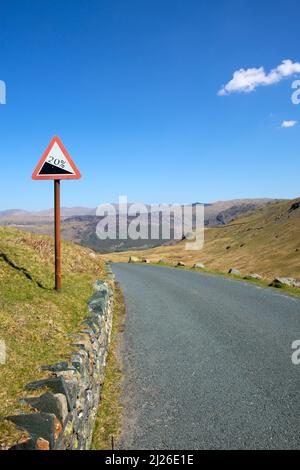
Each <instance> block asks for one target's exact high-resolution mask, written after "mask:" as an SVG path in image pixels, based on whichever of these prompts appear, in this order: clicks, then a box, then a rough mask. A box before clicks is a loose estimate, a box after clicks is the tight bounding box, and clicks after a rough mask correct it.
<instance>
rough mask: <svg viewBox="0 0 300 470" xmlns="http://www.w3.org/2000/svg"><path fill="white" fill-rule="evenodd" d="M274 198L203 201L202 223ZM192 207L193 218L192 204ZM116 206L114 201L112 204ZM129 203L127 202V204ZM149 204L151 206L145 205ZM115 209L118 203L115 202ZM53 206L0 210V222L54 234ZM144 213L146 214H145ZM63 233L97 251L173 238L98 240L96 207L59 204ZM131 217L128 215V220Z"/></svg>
mask: <svg viewBox="0 0 300 470" xmlns="http://www.w3.org/2000/svg"><path fill="white" fill-rule="evenodd" d="M270 202H274V200H272V199H235V200H231V201H218V202H215V203H211V204H205V226H206V227H218V226H222V225H225V224H228V223H229V222H231V221H233V220H234V219H235V218H236V217H238V216H240V215H242V214H245V213H248V212H250V211H253V210H255V209H259V208H262V207H264V206H265V205H266V204H269V203H270ZM196 204H197V203H194V204H191V206H192V207H193V219H194V214H195V206H196ZM115 206H116V205H115ZM129 206H130V204H129ZM147 207H148V208H149V207H150V206H147ZM116 209H117V206H116ZM53 213H54V211H53V209H47V210H42V211H38V212H29V211H25V210H22V209H11V210H5V211H0V225H2V226H15V227H17V228H20V229H23V230H26V231H30V232H33V233H41V234H48V235H52V234H53ZM143 217H147V215H146V214H144V215H143ZM61 218H62V236H63V238H65V239H66V240H71V241H74V242H76V243H79V244H81V245H84V246H88V247H90V248H92V249H94V250H95V251H99V252H106V253H107V252H112V251H124V250H129V249H131V250H133V249H147V248H151V247H155V246H159V245H162V244H163V245H166V244H167V245H169V244H170V243H171V244H172V240H170V241H167V242H166V241H165V240H162V239H160V240H142V239H140V240H99V239H98V237H97V236H96V226H97V224H98V222H99V221H100V217H98V216H97V215H96V209H95V208H87V207H62V209H61ZM133 219H134V218H133V217H128V223H129V222H131V221H132V220H133Z"/></svg>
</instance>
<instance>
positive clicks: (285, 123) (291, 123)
mask: <svg viewBox="0 0 300 470" xmlns="http://www.w3.org/2000/svg"><path fill="white" fill-rule="evenodd" d="M296 124H297V121H283V123H282V124H281V127H284V128H285V129H287V128H289V127H294V126H295V125H296Z"/></svg>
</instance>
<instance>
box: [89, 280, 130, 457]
mask: <svg viewBox="0 0 300 470" xmlns="http://www.w3.org/2000/svg"><path fill="white" fill-rule="evenodd" d="M114 302H115V303H114V321H113V328H112V336H111V344H110V350H109V355H108V361H107V365H106V371H105V382H104V386H103V389H102V394H101V402H100V407H99V411H98V416H97V419H96V425H95V430H94V435H93V442H92V449H93V450H109V449H111V448H112V439H114V441H116V440H117V438H118V436H119V434H120V428H121V418H122V406H121V403H120V396H121V382H122V364H121V358H120V357H119V353H118V346H119V338H120V334H121V333H122V331H123V329H124V320H125V306H124V300H123V294H122V291H121V289H120V288H119V287H115V297H114Z"/></svg>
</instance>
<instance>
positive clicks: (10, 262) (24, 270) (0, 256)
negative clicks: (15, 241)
mask: <svg viewBox="0 0 300 470" xmlns="http://www.w3.org/2000/svg"><path fill="white" fill-rule="evenodd" d="M0 258H1V259H3V261H4V262H5V263H7V264H8V265H9V266H10V267H11V268H13V269H16V270H17V271H19V272H21V273H22V274H24V276H25V277H26V278H27V279H29V280H30V281H32V282H34V283H35V284H36V285H37V286H38V287H40V288H41V289H45V290H49V289H48V288H47V287H44V286H43V284H41V283H40V282H39V281H36V280H35V279H33V277H32V275H31V274H30V272H28V271H27V269H26V268H21V267H20V266H17V265H16V264H15V263H14V262H13V261H11V259H9V257H8V256H7V255H6V254H5V253H2V252H0Z"/></svg>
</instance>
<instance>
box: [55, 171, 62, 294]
mask: <svg viewBox="0 0 300 470" xmlns="http://www.w3.org/2000/svg"><path fill="white" fill-rule="evenodd" d="M54 238H55V290H57V291H60V290H61V242H60V180H54Z"/></svg>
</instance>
